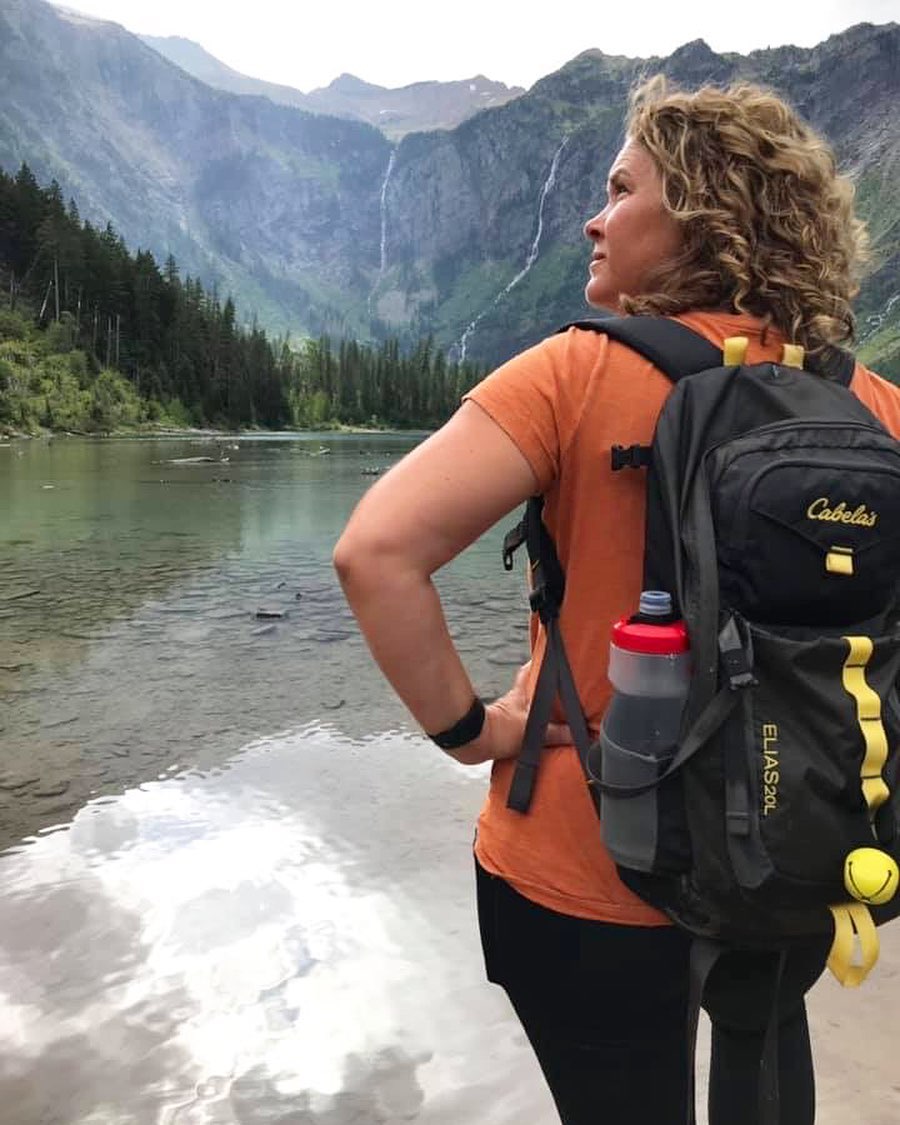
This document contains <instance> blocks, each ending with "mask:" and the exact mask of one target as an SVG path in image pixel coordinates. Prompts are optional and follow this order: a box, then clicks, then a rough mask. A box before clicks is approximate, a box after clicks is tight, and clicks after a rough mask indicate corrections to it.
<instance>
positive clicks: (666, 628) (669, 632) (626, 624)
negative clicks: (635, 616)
mask: <svg viewBox="0 0 900 1125" xmlns="http://www.w3.org/2000/svg"><path fill="white" fill-rule="evenodd" d="M612 642H613V644H614V645H615V646H616V648H622V649H625V651H626V652H649V653H652V654H654V655H656V656H669V655H675V654H676V653H679V652H687V651H688V650H689V649H690V647H691V646H690V643H689V642H688V635H687V627H686V625H685V623H684V622H683V621H672V622H670V623H669V624H667V625H646V624H643V623H638V622H633V623H632V622H630V621H629V620H628V618H627V617H623V618H622V619H621V620H620V621H617V622H616V623H615V625H613V628H612Z"/></svg>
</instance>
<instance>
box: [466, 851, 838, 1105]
mask: <svg viewBox="0 0 900 1125" xmlns="http://www.w3.org/2000/svg"><path fill="white" fill-rule="evenodd" d="M476 873H477V887H478V919H479V926H480V929H481V942H482V947H483V949H484V957H485V966H486V969H487V976H488V980H490V981H493V982H494V983H495V984H499V985H501V986H502V987H503V988H504V989H505V990H506V993H507V995H508V996H509V999H510V1001H511V1002H512V1005H513V1008H514V1009H515V1011H516V1015H517V1016H518V1017H519V1020H520V1022H521V1024H522V1027H523V1028H524V1030H525V1033H526V1034H527V1036H528V1039H529V1041H530V1042H531V1045H532V1047H533V1048H534V1052H535V1054H536V1055H537V1058H538V1062H539V1063H540V1065H541V1069H542V1070H543V1072H544V1077H545V1078H546V1080H547V1084H548V1085H549V1087H550V1091H551V1093H552V1094H553V1099H554V1101H555V1102H556V1107H557V1110H558V1111H559V1116H560V1120H561V1122H562V1125H683V1123H684V1122H686V1121H687V1119H688V1118H687V1107H688V1099H689V1096H690V1094H689V1085H690V1084H689V1078H688V1073H689V1071H688V1047H687V1035H686V1030H687V999H688V959H689V952H690V941H689V939H688V938H687V937H686V936H685V935H684V934H683V933H682V932H681V931H679V930H677V929H675V928H674V927H672V926H661V927H643V926H619V925H615V924H613V923H605V922H592V921H586V920H583V919H580V918H573V917H570V916H569V915H565V914H558V913H556V912H554V911H552V910H547V909H545V908H544V907H542V906H538V905H537V904H536V903H533V902H531V901H530V900H529V899H527V898H524V897H523V896H522V895H520V894H518V893H517V892H516V891H515V890H513V888H512V887H510V886H509V884H508V883H506V882H504V881H503V880H502V879H499V878H497V877H496V876H493V875H489V874H488V873H487V872H485V871H484V870H483V869H482V868H481V867H480V866H479V865H477V864H476ZM827 952H828V943H826V942H824V941H822V942H820V943H818V944H817V945H816V947H815V948H812V947H810V948H804V949H798V950H796V951H792V953H791V954H790V957H789V959H788V963H787V965H786V967H785V970H784V974H783V977H782V983H781V989H780V999H779V1079H780V1107H781V1112H780V1116H781V1121H782V1122H783V1123H784V1125H812V1123H813V1119H814V1116H815V1090H814V1085H813V1068H812V1055H811V1051H810V1043H809V1030H808V1027H807V1022H806V1008H805V1004H804V1000H803V998H804V995H805V994H806V992H807V990H808V989H809V988H810V987H811V985H812V984H813V983H814V982H815V980H816V979H817V978H818V976H819V974H820V973H821V971H822V969H823V967H824V962H825V958H826V956H827ZM774 974H775V957H774V955H772V954H757V953H753V954H748V953H731V954H727V955H726V956H724V957H723V958H722V959H721V960H720V961H719V962H718V963H717V965H716V966H715V968H714V969H713V971H712V973H711V975H710V978H709V981H708V983H707V989H706V993H705V998H704V1007H705V1008H706V1010H707V1011H708V1013H709V1015H710V1018H711V1021H712V1063H711V1068H710V1086H709V1125H757V1122H758V1113H757V1105H758V1100H757V1091H758V1082H759V1067H760V1059H761V1056H762V1045H763V1037H764V1032H765V1028H766V1024H767V1021H768V1018H769V1011H770V1006H771V999H772V989H773V986H774V979H775V976H774Z"/></svg>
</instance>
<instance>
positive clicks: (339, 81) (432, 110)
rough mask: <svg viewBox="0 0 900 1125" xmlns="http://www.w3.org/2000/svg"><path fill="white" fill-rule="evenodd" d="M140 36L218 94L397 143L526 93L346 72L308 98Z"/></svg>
mask: <svg viewBox="0 0 900 1125" xmlns="http://www.w3.org/2000/svg"><path fill="white" fill-rule="evenodd" d="M140 38H141V39H142V40H143V42H144V43H146V44H147V46H148V47H152V48H153V50H154V51H158V52H159V54H161V55H162V56H163V57H164V58H167V59H168V60H169V61H170V62H173V63H175V65H176V66H180V67H181V69H182V70H186V71H187V72H188V74H192V75H193V76H194V77H195V78H199V79H200V81H201V82H205V83H206V84H207V85H208V86H214V87H215V88H216V89H217V90H227V91H228V92H229V93H232V94H251V95H261V96H262V97H266V98H269V99H271V100H272V101H273V102H278V104H279V105H290V106H294V107H296V108H297V109H305V110H308V111H309V112H311V113H324V114H327V115H329V116H334V117H347V118H351V119H352V120H354V121H366V122H368V123H369V124H370V125H374V126H375V127H376V128H378V129H380V130H381V131H382V133H384V135H385V136H386V137H389V138H390V139H391V140H393V141H399V140H400V139H401V138H402V137H404V136H406V134H407V133H422V132H427V131H429V130H431V129H453V128H455V127H456V126H457V125H459V124H461V123H462V122H463V121H466V120H467V119H468V118H470V117H471V116H472V115H473V114H476V113H479V112H480V111H481V110H483V109H490V108H491V107H493V106H499V105H505V104H506V103H507V102H508V101H511V100H512V99H513V98H517V97H518V96H519V95H520V94H523V93H524V92H525V91H524V90H523V89H522V88H521V87H520V86H506V85H504V84H503V83H502V82H492V81H490V79H488V78H485V77H484V75H481V74H478V75H476V76H475V77H474V78H466V79H463V80H461V81H458V82H415V83H413V84H411V85H409V86H401V87H399V88H397V89H388V88H386V87H384V86H373V85H372V84H371V83H369V82H363V81H362V80H361V79H359V78H355V77H354V76H353V75H352V74H342V75H340V77H338V78H335V80H334V81H333V82H332V83H330V84H329V85H328V86H325V87H322V88H321V89H317V90H311V91H310V93H308V94H304V93H302V92H301V91H300V90H295V89H294V88H293V87H291V86H279V85H276V84H275V83H274V82H263V81H261V80H260V79H258V78H248V77H247V75H245V74H240V73H238V71H236V70H232V69H231V67H229V66H226V65H225V64H224V63H222V62H219V60H218V59H217V58H214V57H213V56H212V55H210V54H209V53H208V52H207V51H205V50H204V49H203V48H202V47H201V46H200V44H199V43H194V42H193V41H192V40H190V39H182V38H180V37H178V36H168V37H165V38H159V37H156V36H153V35H142V36H140Z"/></svg>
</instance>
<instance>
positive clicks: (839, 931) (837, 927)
mask: <svg viewBox="0 0 900 1125" xmlns="http://www.w3.org/2000/svg"><path fill="white" fill-rule="evenodd" d="M828 909H829V910H830V911H831V915H832V917H833V918H834V942H833V944H832V946H831V952H830V953H829V955H828V968H829V970H830V971H831V972H832V974H833V975H834V976H835V977H836V978H837V980H838V981H839V982H840V983H841V984H842V985H843V986H844V988H858V987H859V986H860V985H861V984H862V982H863V981H864V980H865V979H866V977H867V976H868V975H869V973H870V972H871V971H872V969H873V968H874V966H875V963H876V961H877V960H878V933H877V932H876V930H875V923H874V922H873V921H872V915H871V914H870V913H869V909H868V907H866V906H863V904H862V903H861V902H848V903H846V904H844V905H841V906H829V908H828ZM854 937H855V938H858V939H859V955H860V956H859V960H858V961H857V962H855V963H854V959H853V954H854V952H855V950H854Z"/></svg>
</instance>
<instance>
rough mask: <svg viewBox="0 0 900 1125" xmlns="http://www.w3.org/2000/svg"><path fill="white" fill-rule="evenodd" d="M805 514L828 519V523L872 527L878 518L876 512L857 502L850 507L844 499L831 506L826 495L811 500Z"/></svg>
mask: <svg viewBox="0 0 900 1125" xmlns="http://www.w3.org/2000/svg"><path fill="white" fill-rule="evenodd" d="M806 515H807V517H808V518H809V519H811V520H828V522H829V523H852V524H855V525H856V526H857V527H874V526H875V521H876V520H877V519H878V513H877V512H870V511H869V510H868V508H867V507H866V506H865V504H858V505H857V506H856V507H855V508H850V507H849V506H848V505H847V504H846V502H845V501H843V500H841V502H840V503H839V504H835V506H834V507H833V508H832V507H831V501H830V500H829V499H828V497H827V496H820V497H819V498H818V500H813V502H812V503H811V504H810V506H809V507H808V508H807V509H806Z"/></svg>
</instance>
